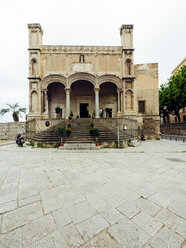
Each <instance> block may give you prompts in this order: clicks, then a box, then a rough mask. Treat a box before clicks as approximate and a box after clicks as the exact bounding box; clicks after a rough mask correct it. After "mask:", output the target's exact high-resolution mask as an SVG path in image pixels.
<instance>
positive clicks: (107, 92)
mask: <svg viewBox="0 0 186 248" xmlns="http://www.w3.org/2000/svg"><path fill="white" fill-rule="evenodd" d="M28 29H29V49H28V50H29V77H28V78H29V114H28V120H32V119H36V120H40V122H38V123H37V125H40V129H42V130H43V129H44V128H47V127H45V126H44V125H43V124H41V123H42V120H43V121H46V120H49V121H50V122H52V121H53V120H55V119H56V117H57V115H56V114H58V118H59V114H60V117H61V118H66V117H68V116H69V114H70V112H71V111H72V112H73V114H74V116H75V117H80V118H89V117H91V116H92V114H93V113H95V117H96V118H100V110H101V109H102V110H103V113H102V115H103V116H102V117H103V118H119V119H122V118H130V119H131V118H132V119H134V120H136V121H137V123H138V127H139V129H140V130H141V131H142V132H143V133H144V134H145V135H146V136H148V137H149V138H157V137H158V136H159V124H160V121H159V97H158V64H157V63H151V64H137V65H134V59H133V55H134V47H133V25H122V26H121V28H120V35H121V46H68V45H66V46H64V45H59V46H58V45H55V46H54V45H43V44H42V36H43V30H42V28H41V26H40V24H28ZM56 107H59V108H58V109H60V111H58V113H56Z"/></svg>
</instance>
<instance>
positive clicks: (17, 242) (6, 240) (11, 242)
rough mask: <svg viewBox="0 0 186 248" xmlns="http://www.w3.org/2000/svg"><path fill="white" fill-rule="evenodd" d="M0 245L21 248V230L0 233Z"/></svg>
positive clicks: (6, 247) (7, 247)
mask: <svg viewBox="0 0 186 248" xmlns="http://www.w3.org/2000/svg"><path fill="white" fill-rule="evenodd" d="M0 247H2V248H4V247H5V248H21V247H22V237H21V230H20V229H17V230H15V231H12V232H9V233H7V234H0Z"/></svg>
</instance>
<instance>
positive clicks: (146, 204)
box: [134, 198, 161, 216]
mask: <svg viewBox="0 0 186 248" xmlns="http://www.w3.org/2000/svg"><path fill="white" fill-rule="evenodd" d="M134 204H135V205H136V206H137V207H138V208H140V209H141V210H143V211H144V212H146V213H147V214H150V215H152V216H154V215H156V214H157V213H158V212H159V211H160V210H161V208H160V207H159V206H158V205H156V204H155V203H153V202H151V201H149V200H146V199H143V198H139V199H137V200H136V201H135V203H134Z"/></svg>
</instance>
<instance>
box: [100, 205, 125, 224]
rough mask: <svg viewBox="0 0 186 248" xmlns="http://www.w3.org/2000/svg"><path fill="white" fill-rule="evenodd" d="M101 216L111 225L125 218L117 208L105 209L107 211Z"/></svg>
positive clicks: (102, 212)
mask: <svg viewBox="0 0 186 248" xmlns="http://www.w3.org/2000/svg"><path fill="white" fill-rule="evenodd" d="M100 214H101V215H102V216H103V217H104V219H105V220H106V221H107V222H108V223H110V224H111V225H113V224H115V223H116V222H117V221H119V220H121V219H122V218H123V214H121V213H120V212H118V211H117V210H116V209H115V208H109V207H107V208H105V210H103V211H101V212H100Z"/></svg>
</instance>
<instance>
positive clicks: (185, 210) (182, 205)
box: [168, 200, 186, 219]
mask: <svg viewBox="0 0 186 248" xmlns="http://www.w3.org/2000/svg"><path fill="white" fill-rule="evenodd" d="M168 209H169V210H170V211H172V212H173V213H175V214H177V215H179V216H181V217H183V218H185V219H186V200H184V201H181V200H180V201H174V202H172V203H171V204H170V205H169V206H168Z"/></svg>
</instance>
